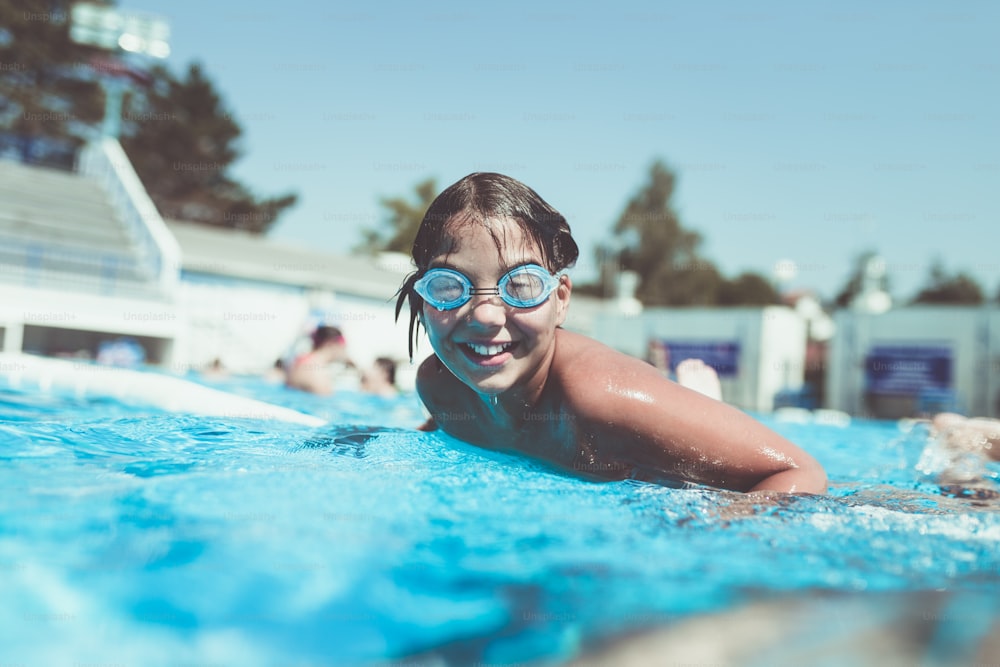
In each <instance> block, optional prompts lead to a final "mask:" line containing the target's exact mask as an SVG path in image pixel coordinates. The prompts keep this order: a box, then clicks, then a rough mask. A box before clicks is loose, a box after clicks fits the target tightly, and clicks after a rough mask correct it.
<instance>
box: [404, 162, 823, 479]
mask: <svg viewBox="0 0 1000 667" xmlns="http://www.w3.org/2000/svg"><path fill="white" fill-rule="evenodd" d="M577 254H578V249H577V245H576V242H575V241H574V240H573V237H572V236H571V234H570V229H569V225H568V224H567V222H566V219H565V218H563V216H562V215H560V214H559V213H558V212H557V211H556V210H555V209H553V208H552V207H551V206H549V205H548V204H547V203H546V202H545V201H544V200H542V198H541V197H539V196H538V194H537V193H535V192H534V191H533V190H532V189H531V188H529V187H527V186H526V185H524V184H523V183H520V182H519V181H516V180H514V179H512V178H509V177H507V176H503V175H500V174H491V173H476V174H471V175H469V176H466V177H465V178H463V179H462V180H460V181H458V182H457V183H455V184H454V185H452V186H450V187H449V188H447V189H446V190H445V191H444V192H442V193H441V194H440V195H439V196H438V197H437V199H435V200H434V202H433V203H432V204H431V206H430V208H429V209H428V211H427V214H426V215H425V216H424V219H423V221H422V223H421V225H420V229H419V231H418V232H417V237H416V240H415V241H414V244H413V259H414V262H415V263H416V266H417V271H416V272H415V273H414V274H413V275H411V276H409V277H408V278H407V280H406V281H405V282H404V283H403V286H402V287H401V288H400V291H399V300H398V302H397V305H396V315H397V317H398V316H399V313H400V311H401V309H402V307H403V302H404V300H408V301H409V305H410V337H409V338H410V340H409V344H410V356H411V357H412V356H413V346H414V343H415V340H416V339H415V336H416V333H417V329H416V327H417V324H418V323H419V325H422V326H423V327H424V329H425V330H426V331H427V335H428V338H429V340H430V343H431V346H432V347H433V348H434V354H433V355H432V356H430V357H429V358H428V359H426V360H425V361H424V362H423V363H422V364H421V365H420V368H419V370H418V373H417V391H418V393H419V395H420V398H421V400H423V402H424V405H425V406H426V407H427V409H428V411H429V412H430V414H431V419H430V420H428V422H427V424H425V425H424V426H423V427H422V428H424V429H428V430H429V429H433V428H441V429H443V430H444V431H445V432H446V433H448V434H449V435H452V436H454V437H456V438H459V439H461V440H464V441H466V442H468V443H472V444H474V445H478V446H480V447H486V448H490V449H498V450H507V451H517V452H521V453H524V454H527V455H530V456H534V457H538V458H541V459H544V460H546V461H549V462H550V463H553V464H555V465H556V466H559V467H562V468H565V469H569V470H573V471H576V472H577V473H579V474H583V475H587V476H591V477H599V478H604V479H624V478H627V477H639V476H641V477H644V478H649V477H652V478H660V479H662V478H667V479H670V480H674V481H679V482H694V483H698V484H707V485H711V486H715V487H720V488H725V489H734V490H741V491H783V492H807V493H824V492H825V491H826V474H825V473H824V471H823V468H822V467H821V466H820V465H819V463H817V462H816V461H815V460H814V459H813V458H812V457H811V456H809V455H808V454H807V453H805V452H804V451H802V450H801V449H799V448H798V447H796V446H795V445H793V444H792V443H791V442H789V441H788V440H786V439H784V438H782V437H781V436H779V435H778V434H776V433H774V432H773V431H771V430H769V429H768V428H766V427H765V426H763V425H762V424H760V423H758V422H757V421H755V420H754V419H752V418H751V417H749V416H748V415H746V414H744V413H743V412H740V411H739V410H737V409H735V408H733V407H730V406H728V405H726V404H725V403H722V402H720V401H717V400H714V399H712V398H710V397H707V396H705V395H704V394H702V393H700V392H698V391H694V390H691V389H687V388H685V387H683V386H681V385H679V384H676V383H674V382H671V381H670V380H668V379H666V378H664V377H663V376H662V375H661V374H660V373H659V372H658V371H657V370H656V369H655V368H653V367H652V366H650V365H648V364H646V363H645V362H643V361H641V360H639V359H635V358H633V357H630V356H627V355H625V354H622V353H619V352H616V351H615V350H612V349H610V348H608V347H606V346H604V345H602V344H600V343H598V342H596V341H594V340H591V339H589V338H586V337H585V336H581V335H578V334H575V333H571V332H569V331H565V330H564V329H562V328H561V325H562V323H563V322H564V321H565V319H566V312H567V309H568V308H569V302H570V293H571V292H572V289H573V285H572V282H571V280H570V278H569V276H567V275H565V274H563V273H560V272H561V271H563V270H564V269H566V268H568V267H570V266H572V264H573V263H574V262H575V261H576V258H577Z"/></svg>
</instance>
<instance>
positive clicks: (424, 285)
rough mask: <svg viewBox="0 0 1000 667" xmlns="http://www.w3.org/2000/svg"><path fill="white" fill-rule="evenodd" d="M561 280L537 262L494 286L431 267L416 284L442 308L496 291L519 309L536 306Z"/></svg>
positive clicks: (453, 271)
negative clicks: (477, 285) (476, 283)
mask: <svg viewBox="0 0 1000 667" xmlns="http://www.w3.org/2000/svg"><path fill="white" fill-rule="evenodd" d="M558 285H559V279H558V278H556V277H555V276H553V275H552V274H550V273H549V272H548V271H547V270H545V268H544V267H541V266H539V265H537V264H528V265H526V266H519V267H517V268H516V269H514V270H512V271H510V272H508V273H507V274H506V275H504V277H503V278H501V279H500V282H498V283H497V286H496V287H494V288H487V289H477V288H475V287H473V286H472V281H470V280H469V279H468V278H467V277H466V276H465V275H464V274H462V273H459V272H458V271H455V270H453V269H431V270H429V271H428V272H427V273H425V274H424V276H423V277H422V278H421V279H420V280H418V281H417V282H415V283H414V284H413V288H414V289H415V290H416V291H417V294H419V295H420V296H421V297H423V299H424V301H426V302H427V303H429V304H430V305H431V306H433V307H435V308H437V309H438V310H451V309H452V308H458V307H459V306H462V305H464V304H466V303H468V301H469V299H471V298H472V297H473V295H475V294H495V295H497V296H499V297H500V298H501V299H503V301H504V303H506V304H508V305H510V306H514V307H515V308H533V307H534V306H537V305H539V304H540V303H543V302H544V301H545V300H546V299H548V298H549V294H551V293H552V291H553V290H554V289H555V288H556V287H557V286H558Z"/></svg>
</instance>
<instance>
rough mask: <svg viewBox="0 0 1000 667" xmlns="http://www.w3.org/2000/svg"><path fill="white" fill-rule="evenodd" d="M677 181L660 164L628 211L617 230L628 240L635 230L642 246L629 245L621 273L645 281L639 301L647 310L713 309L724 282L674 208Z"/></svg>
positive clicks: (697, 237)
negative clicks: (673, 307) (660, 307)
mask: <svg viewBox="0 0 1000 667" xmlns="http://www.w3.org/2000/svg"><path fill="white" fill-rule="evenodd" d="M675 182H676V179H675V177H674V174H673V173H672V172H671V171H670V170H668V169H667V167H666V166H665V165H664V164H663V163H662V162H660V161H657V162H655V163H653V165H652V167H651V168H650V171H649V181H648V182H647V184H646V185H645V186H644V187H643V188H642V189H641V190H640V191H639V192H638V194H636V195H635V196H634V197H633V198H632V199H631V200H630V201H629V202H628V204H627V205H626V206H625V210H624V211H623V212H622V214H621V216H620V217H619V218H618V221H617V222H616V223H615V226H614V233H615V235H616V236H618V237H619V238H622V237H623V236H624V235H625V234H626V233H627V232H629V230H635V231H634V232H633V233H634V234H636V235H637V240H638V242H637V243H634V244H626V243H623V245H624V249H623V250H622V251H621V254H620V267H621V269H623V270H627V271H635V272H636V273H637V274H638V275H639V288H638V290H637V292H636V298H637V299H639V301H641V302H642V303H644V304H646V305H657V306H686V305H712V304H714V303H715V300H716V292H717V290H718V288H719V285H720V283H721V281H722V278H721V276H720V275H719V272H718V270H717V269H716V268H715V266H714V265H713V264H712V263H711V262H709V261H707V260H705V259H703V258H702V257H701V256H700V255H699V254H698V246H699V245H700V244H701V236H700V235H699V234H698V233H697V232H693V231H689V230H687V229H684V228H683V227H682V226H681V223H680V220H679V219H678V217H677V214H676V213H675V212H674V210H673V209H672V208H671V206H670V198H671V197H672V196H673V192H674V185H675Z"/></svg>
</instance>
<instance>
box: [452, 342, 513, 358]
mask: <svg viewBox="0 0 1000 667" xmlns="http://www.w3.org/2000/svg"><path fill="white" fill-rule="evenodd" d="M462 347H463V348H465V349H466V350H467V351H468V352H470V353H472V354H473V355H474V356H477V357H481V358H484V359H488V358H490V357H495V356H497V355H498V354H503V353H504V352H510V351H511V350H513V349H514V348H515V347H517V343H516V342H511V343H501V344H499V345H482V344H480V343H462Z"/></svg>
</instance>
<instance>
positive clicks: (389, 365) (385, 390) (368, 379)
mask: <svg viewBox="0 0 1000 667" xmlns="http://www.w3.org/2000/svg"><path fill="white" fill-rule="evenodd" d="M361 391H363V392H366V393H369V394H375V395H377V396H383V397H385V398H392V397H394V396H396V395H397V394H399V390H398V389H397V388H396V362H395V361H393V360H392V359H390V358H388V357H379V358H378V359H376V360H375V363H373V364H372V366H371V368H369V369H368V370H367V371H365V372H364V373H362V374H361Z"/></svg>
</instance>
